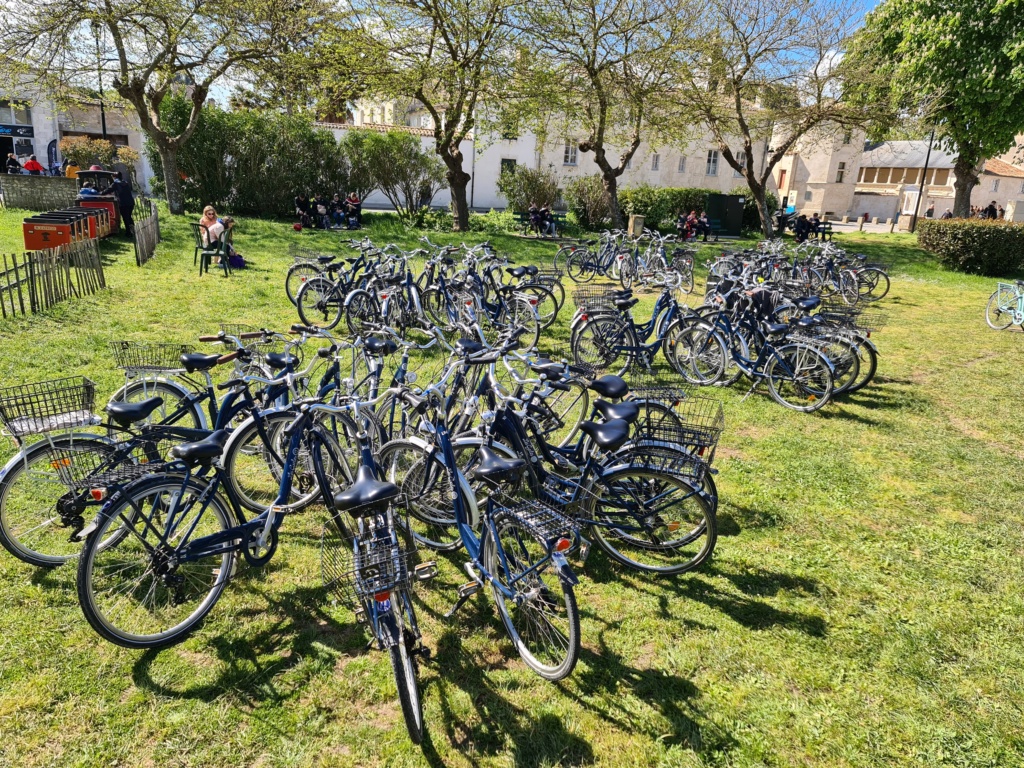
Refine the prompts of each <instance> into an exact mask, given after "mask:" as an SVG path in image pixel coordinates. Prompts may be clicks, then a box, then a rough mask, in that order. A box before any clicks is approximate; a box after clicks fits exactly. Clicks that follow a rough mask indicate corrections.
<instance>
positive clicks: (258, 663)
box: [132, 587, 367, 706]
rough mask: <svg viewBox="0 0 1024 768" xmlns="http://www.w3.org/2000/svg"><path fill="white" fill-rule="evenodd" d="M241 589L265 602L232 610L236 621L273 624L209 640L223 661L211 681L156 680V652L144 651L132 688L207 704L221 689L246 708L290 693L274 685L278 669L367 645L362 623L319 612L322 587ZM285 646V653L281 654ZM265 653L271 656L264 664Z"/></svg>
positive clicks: (352, 651) (356, 652)
mask: <svg viewBox="0 0 1024 768" xmlns="http://www.w3.org/2000/svg"><path fill="white" fill-rule="evenodd" d="M246 591H248V592H251V593H253V594H259V595H260V596H261V597H263V598H264V599H265V600H266V601H267V605H266V606H263V607H259V608H255V607H254V608H248V609H243V610H240V611H237V612H236V613H235V618H236V619H237V621H238V624H239V625H245V624H248V623H249V622H250V621H252V620H258V619H259V618H265V619H272V622H271V623H270V624H269V625H268V626H264V628H262V629H260V630H259V631H255V632H253V631H248V630H247V631H246V632H245V633H244V634H243V633H237V634H236V633H228V634H224V635H218V636H216V637H212V638H210V640H209V641H208V643H207V647H208V648H210V649H212V650H213V651H214V652H215V653H216V656H217V658H218V659H219V660H220V661H221V662H223V663H224V665H225V667H224V668H223V669H222V670H221V671H220V672H219V673H218V675H217V677H216V679H215V680H213V681H212V682H207V683H202V684H197V685H191V686H189V685H186V686H183V687H180V688H179V687H171V686H169V685H167V684H164V683H161V682H158V681H157V680H156V679H154V675H153V672H154V666H155V665H156V664H157V661H158V659H159V657H160V651H159V650H149V651H146V652H145V653H144V654H143V655H142V656H140V657H139V659H138V661H136V662H135V665H134V667H133V669H132V681H133V682H134V683H135V685H136V687H138V688H139V689H140V690H145V691H150V692H152V693H154V694H157V695H159V696H167V697H173V698H179V699H196V700H199V701H206V702H209V701H213V700H214V699H216V698H218V697H219V696H221V695H223V694H224V693H226V692H230V693H232V694H233V695H235V696H237V697H238V698H239V699H240V700H241V701H242V702H243V703H245V704H246V705H249V706H255V705H257V704H259V703H261V702H263V701H267V700H270V701H274V702H280V701H284V700H287V699H289V698H291V697H292V696H293V695H295V692H291V691H288V692H285V691H280V690H278V689H277V687H276V686H275V684H274V679H275V678H276V676H278V675H280V674H281V673H282V672H284V671H286V670H288V669H290V668H292V667H294V666H296V665H297V664H299V663H300V662H302V661H303V660H308V659H310V658H315V657H319V656H323V655H324V654H325V651H324V650H323V648H324V647H325V646H326V647H327V648H331V649H334V650H335V651H338V652H339V653H341V654H342V655H347V656H358V655H360V654H362V653H363V652H364V650H365V649H366V644H367V636H366V633H365V632H364V630H363V628H362V627H360V626H359V625H357V624H356V623H355V621H354V620H353V622H352V623H351V624H340V623H338V622H337V621H336V620H335V619H334V618H332V617H331V616H330V615H329V614H328V613H327V612H326V611H324V610H323V608H322V605H323V604H324V602H325V593H324V590H323V588H320V587H317V588H310V587H300V588H297V589H294V590H292V591H290V592H286V593H283V594H281V593H274V594H271V593H268V592H263V591H261V590H258V589H255V588H252V587H249V588H248V589H247V590H246ZM285 649H287V650H288V653H287V654H283V653H282V652H283V651H284V650H285ZM267 657H271V660H270V661H269V663H268V662H267Z"/></svg>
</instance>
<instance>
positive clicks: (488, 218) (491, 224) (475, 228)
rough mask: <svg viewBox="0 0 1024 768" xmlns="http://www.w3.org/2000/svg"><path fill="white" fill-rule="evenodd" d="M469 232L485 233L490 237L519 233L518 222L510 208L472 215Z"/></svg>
mask: <svg viewBox="0 0 1024 768" xmlns="http://www.w3.org/2000/svg"><path fill="white" fill-rule="evenodd" d="M469 230H470V232H487V233H489V234H492V235H500V234H503V233H509V232H511V233H515V232H518V231H519V221H518V220H517V219H516V215H515V213H514V212H513V210H512V208H511V207H509V208H506V209H505V210H504V211H496V210H494V209H493V208H492V209H491V210H490V211H488V212H487V213H474V214H472V215H471V216H470V217H469Z"/></svg>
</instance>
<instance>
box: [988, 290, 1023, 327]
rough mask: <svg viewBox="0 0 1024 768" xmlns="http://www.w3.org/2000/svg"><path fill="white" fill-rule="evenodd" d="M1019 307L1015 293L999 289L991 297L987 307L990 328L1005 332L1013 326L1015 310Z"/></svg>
mask: <svg viewBox="0 0 1024 768" xmlns="http://www.w3.org/2000/svg"><path fill="white" fill-rule="evenodd" d="M1016 306H1017V297H1016V295H1015V294H1014V293H1013V291H1010V290H1006V289H1005V288H999V289H998V290H996V292H995V293H993V294H992V295H991V296H989V299H988V304H986V305H985V322H986V323H988V327H989V328H993V329H995V330H997V331H1005V330H1006V329H1007V328H1009V327H1010V326H1011V325H1013V309H1014V308H1015V307H1016Z"/></svg>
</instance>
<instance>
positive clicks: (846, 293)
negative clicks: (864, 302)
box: [839, 269, 860, 306]
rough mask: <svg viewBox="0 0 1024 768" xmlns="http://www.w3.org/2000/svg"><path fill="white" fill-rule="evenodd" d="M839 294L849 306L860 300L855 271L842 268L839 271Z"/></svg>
mask: <svg viewBox="0 0 1024 768" xmlns="http://www.w3.org/2000/svg"><path fill="white" fill-rule="evenodd" d="M839 296H840V297H841V298H842V300H843V301H844V302H846V303H847V304H849V305H850V306H853V305H854V304H856V303H857V302H858V301H859V300H860V287H859V283H858V282H857V273H856V272H854V271H853V270H850V269H844V270H842V271H840V272H839Z"/></svg>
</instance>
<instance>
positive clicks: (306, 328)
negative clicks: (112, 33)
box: [291, 323, 317, 333]
mask: <svg viewBox="0 0 1024 768" xmlns="http://www.w3.org/2000/svg"><path fill="white" fill-rule="evenodd" d="M291 331H292V333H316V332H317V327H316V326H315V325H301V324H299V323H295V324H293V325H292V327H291Z"/></svg>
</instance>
